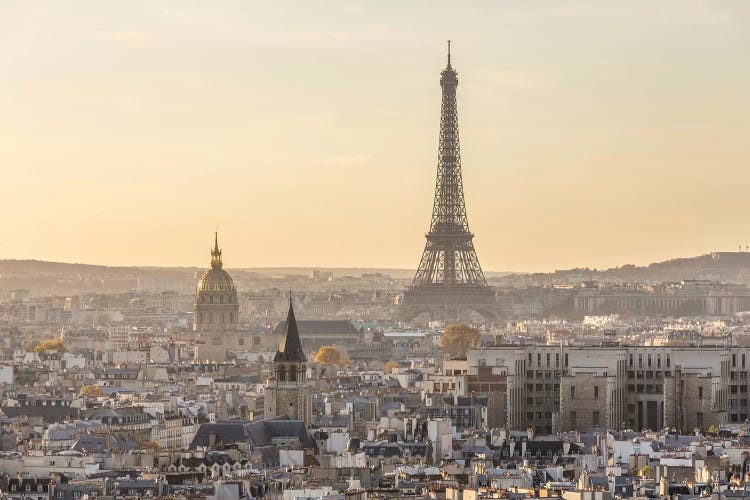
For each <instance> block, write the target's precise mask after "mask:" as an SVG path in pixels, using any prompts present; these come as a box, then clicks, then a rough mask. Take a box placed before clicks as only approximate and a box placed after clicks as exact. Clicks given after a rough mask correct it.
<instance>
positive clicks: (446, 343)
mask: <svg viewBox="0 0 750 500" xmlns="http://www.w3.org/2000/svg"><path fill="white" fill-rule="evenodd" d="M480 338H481V334H480V333H479V330H478V329H476V328H472V327H470V326H466V325H451V326H449V327H448V328H446V329H445V332H443V336H442V337H441V338H440V347H442V349H443V352H445V353H446V354H448V355H449V356H452V357H464V356H466V351H468V350H469V349H476V348H477V347H479V339H480Z"/></svg>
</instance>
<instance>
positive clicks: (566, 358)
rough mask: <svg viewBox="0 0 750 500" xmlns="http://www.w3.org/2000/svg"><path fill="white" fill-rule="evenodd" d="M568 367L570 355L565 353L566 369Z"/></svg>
mask: <svg viewBox="0 0 750 500" xmlns="http://www.w3.org/2000/svg"><path fill="white" fill-rule="evenodd" d="M567 367H568V353H567V352H566V353H565V368H567Z"/></svg>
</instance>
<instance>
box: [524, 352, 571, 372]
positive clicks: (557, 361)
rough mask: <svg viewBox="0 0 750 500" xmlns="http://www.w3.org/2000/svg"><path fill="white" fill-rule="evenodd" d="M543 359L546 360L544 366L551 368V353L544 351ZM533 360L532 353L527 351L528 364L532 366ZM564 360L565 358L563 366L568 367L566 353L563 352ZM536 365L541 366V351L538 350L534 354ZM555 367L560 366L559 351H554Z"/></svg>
mask: <svg viewBox="0 0 750 500" xmlns="http://www.w3.org/2000/svg"><path fill="white" fill-rule="evenodd" d="M544 359H545V360H546V365H545V366H546V367H547V368H552V365H551V363H552V354H551V353H549V352H548V353H545V356H544ZM533 360H534V356H533V354H532V353H529V360H528V365H529V366H532V364H533ZM564 360H565V368H567V367H568V353H565V357H564ZM536 366H537V367H541V366H542V353H540V352H538V353H537V354H536ZM555 368H560V353H559V352H556V353H555Z"/></svg>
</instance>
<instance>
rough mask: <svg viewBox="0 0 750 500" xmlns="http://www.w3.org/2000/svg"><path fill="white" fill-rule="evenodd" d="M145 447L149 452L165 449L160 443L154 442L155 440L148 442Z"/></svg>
mask: <svg viewBox="0 0 750 500" xmlns="http://www.w3.org/2000/svg"><path fill="white" fill-rule="evenodd" d="M143 447H144V448H146V449H147V450H155V451H159V450H161V449H162V448H163V446H162V445H161V443H160V442H158V441H154V440H153V439H149V440H148V441H146V444H144V445H143Z"/></svg>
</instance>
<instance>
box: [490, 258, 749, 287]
mask: <svg viewBox="0 0 750 500" xmlns="http://www.w3.org/2000/svg"><path fill="white" fill-rule="evenodd" d="M521 276H523V279H524V280H525V281H529V280H531V281H536V282H544V283H561V282H565V283H571V282H580V281H586V280H591V281H613V282H675V281H682V280H687V279H706V280H712V281H721V282H725V283H746V284H750V252H714V253H710V254H705V255H699V256H697V257H685V258H677V259H670V260H666V261H663V262H655V263H653V264H649V265H648V266H635V265H632V264H627V265H623V266H620V267H613V268H610V269H601V270H599V269H589V268H579V269H566V270H558V271H555V272H552V273H531V274H524V275H517V276H516V278H520V277H521ZM507 280H512V278H507V279H506V280H503V281H507Z"/></svg>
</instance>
